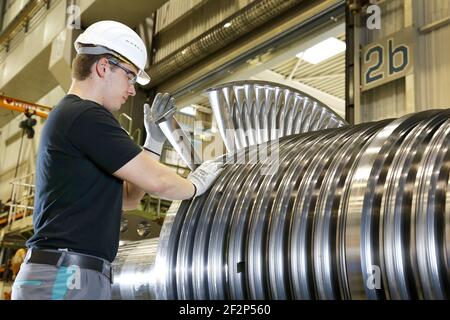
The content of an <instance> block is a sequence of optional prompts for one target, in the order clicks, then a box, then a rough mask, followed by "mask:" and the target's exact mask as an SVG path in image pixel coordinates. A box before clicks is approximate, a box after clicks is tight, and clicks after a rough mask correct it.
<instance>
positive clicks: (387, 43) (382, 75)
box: [361, 28, 414, 91]
mask: <svg viewBox="0 0 450 320" xmlns="http://www.w3.org/2000/svg"><path fill="white" fill-rule="evenodd" d="M412 39H413V29H412V28H407V29H405V30H402V31H400V32H396V33H394V34H391V35H389V36H387V37H385V38H382V39H380V40H378V41H376V42H373V43H371V44H369V45H367V46H365V47H363V49H362V51H361V84H362V86H361V90H362V91H365V90H369V89H372V88H375V87H378V86H380V85H382V84H385V83H387V82H390V81H393V80H396V79H399V78H402V77H404V76H406V75H408V74H410V73H412V72H413V64H414V60H413V40H412Z"/></svg>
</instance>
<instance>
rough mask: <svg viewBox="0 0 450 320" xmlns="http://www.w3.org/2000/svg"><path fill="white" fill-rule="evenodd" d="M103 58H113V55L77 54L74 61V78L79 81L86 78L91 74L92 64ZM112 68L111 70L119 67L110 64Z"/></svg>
mask: <svg viewBox="0 0 450 320" xmlns="http://www.w3.org/2000/svg"><path fill="white" fill-rule="evenodd" d="M101 58H107V59H111V58H113V56H112V55H110V54H100V55H91V54H77V56H76V57H75V59H73V61H72V78H74V79H76V80H79V81H83V80H86V79H87V78H88V77H89V76H90V75H91V68H92V66H93V65H94V64H95V63H97V61H98V60H100V59H101ZM110 68H111V70H114V69H116V68H117V67H116V66H114V65H110Z"/></svg>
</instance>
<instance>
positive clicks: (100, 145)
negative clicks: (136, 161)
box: [27, 94, 142, 261]
mask: <svg viewBox="0 0 450 320" xmlns="http://www.w3.org/2000/svg"><path fill="white" fill-rule="evenodd" d="M141 151H142V149H141V148H140V147H139V146H138V145H137V144H136V143H134V142H133V140H131V138H130V137H129V136H128V135H127V133H126V132H125V130H124V129H122V128H121V127H120V125H119V123H118V121H117V120H116V119H115V118H114V116H113V115H112V114H111V113H110V112H109V111H108V110H107V109H105V108H104V107H102V106H101V105H99V104H97V103H95V102H93V101H89V100H82V99H80V98H79V97H78V96H75V95H71V94H69V95H67V96H65V97H64V98H63V99H62V100H61V101H60V102H59V103H58V105H57V106H56V107H55V108H54V109H53V110H52V112H50V115H49V117H48V119H47V121H46V123H45V125H44V127H43V130H42V134H41V141H40V144H39V153H38V156H37V163H36V190H35V201H34V213H33V225H34V231H35V233H34V235H33V236H32V237H31V238H30V239H29V240H28V242H27V245H28V247H44V248H68V249H71V250H73V251H76V252H80V253H86V254H90V255H94V256H97V257H101V258H104V259H107V260H109V261H113V260H114V258H115V256H116V254H117V248H118V244H119V233H120V215H121V211H122V188H123V181H122V180H120V179H118V178H116V177H114V176H113V175H112V173H113V172H115V171H117V170H118V169H120V168H121V167H122V166H123V165H124V164H126V163H127V162H128V161H130V160H131V159H133V158H134V157H135V156H137V155H138V154H139V153H140V152H141Z"/></svg>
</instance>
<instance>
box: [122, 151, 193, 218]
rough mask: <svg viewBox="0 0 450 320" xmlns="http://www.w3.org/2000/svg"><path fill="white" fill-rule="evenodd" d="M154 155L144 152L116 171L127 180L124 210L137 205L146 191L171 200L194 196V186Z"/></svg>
mask: <svg viewBox="0 0 450 320" xmlns="http://www.w3.org/2000/svg"><path fill="white" fill-rule="evenodd" d="M155 157H156V156H155ZM155 157H153V156H152V153H150V152H148V151H143V152H141V153H140V154H138V155H137V156H136V157H135V158H133V159H132V160H130V161H129V162H128V163H126V164H125V165H124V166H123V167H121V168H120V169H119V170H117V171H116V172H114V173H113V174H114V176H116V177H118V178H120V179H122V180H124V182H125V183H124V195H123V205H122V207H123V209H124V210H127V209H128V210H129V209H134V208H136V207H137V205H138V204H139V201H140V200H141V199H142V197H143V196H144V193H145V192H147V193H151V194H154V195H156V196H159V197H162V198H166V199H169V200H185V199H189V198H192V197H193V196H194V193H195V187H194V185H193V184H192V183H191V182H190V181H188V180H186V179H183V178H182V177H180V176H179V175H178V174H176V173H175V172H173V171H172V170H170V169H169V168H168V167H166V166H164V165H163V164H161V163H159V162H158V161H157V160H156V159H155Z"/></svg>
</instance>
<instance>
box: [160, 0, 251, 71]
mask: <svg viewBox="0 0 450 320" xmlns="http://www.w3.org/2000/svg"><path fill="white" fill-rule="evenodd" d="M253 1H254V0H233V1H204V0H189V1H185V0H171V1H168V2H167V3H166V4H165V5H164V6H162V7H161V8H160V9H159V10H158V11H157V14H156V36H157V39H158V48H157V51H156V52H155V57H154V63H156V62H159V61H161V60H162V59H163V58H165V57H166V56H168V55H170V54H171V53H172V52H174V51H176V50H177V49H179V48H181V47H183V46H184V45H186V44H187V43H189V42H190V41H192V40H193V39H195V38H196V37H198V36H199V35H201V34H202V33H204V32H206V31H208V30H209V29H211V28H212V27H214V26H215V25H217V24H219V23H220V22H222V21H224V20H225V19H226V18H228V17H230V16H231V15H232V14H234V13H235V12H237V11H238V10H240V9H242V8H243V7H245V6H246V5H248V4H249V3H251V2H253Z"/></svg>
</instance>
